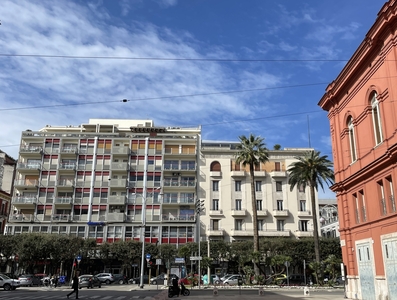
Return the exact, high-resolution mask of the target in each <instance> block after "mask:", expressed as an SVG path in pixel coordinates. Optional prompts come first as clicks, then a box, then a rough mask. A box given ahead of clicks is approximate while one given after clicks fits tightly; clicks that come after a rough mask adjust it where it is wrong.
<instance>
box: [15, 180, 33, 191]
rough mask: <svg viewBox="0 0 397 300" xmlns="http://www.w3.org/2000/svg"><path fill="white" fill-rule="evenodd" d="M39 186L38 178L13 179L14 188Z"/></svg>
mask: <svg viewBox="0 0 397 300" xmlns="http://www.w3.org/2000/svg"><path fill="white" fill-rule="evenodd" d="M38 186H39V181H38V180H32V179H20V180H15V181H14V187H15V188H26V189H29V188H30V189H35V188H37V187H38Z"/></svg>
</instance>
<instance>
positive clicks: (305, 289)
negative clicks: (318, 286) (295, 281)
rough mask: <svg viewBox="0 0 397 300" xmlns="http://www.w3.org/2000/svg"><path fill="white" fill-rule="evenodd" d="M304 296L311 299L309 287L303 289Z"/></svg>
mask: <svg viewBox="0 0 397 300" xmlns="http://www.w3.org/2000/svg"><path fill="white" fill-rule="evenodd" d="M303 295H304V296H306V297H310V290H309V288H308V287H305V288H304V289H303Z"/></svg>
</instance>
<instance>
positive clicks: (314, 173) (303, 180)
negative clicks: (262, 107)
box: [288, 150, 335, 263]
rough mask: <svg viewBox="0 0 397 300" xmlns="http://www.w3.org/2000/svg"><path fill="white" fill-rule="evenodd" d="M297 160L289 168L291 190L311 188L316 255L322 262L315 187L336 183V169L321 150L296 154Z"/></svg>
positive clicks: (317, 260)
mask: <svg viewBox="0 0 397 300" xmlns="http://www.w3.org/2000/svg"><path fill="white" fill-rule="evenodd" d="M295 159H297V160H298V161H297V162H294V163H292V164H291V165H290V167H289V168H288V172H289V179H288V183H289V185H290V190H291V191H292V190H293V189H294V187H295V186H298V187H302V188H303V189H305V188H306V186H309V188H310V201H311V204H312V212H313V224H314V232H313V236H314V252H315V255H316V262H317V263H320V246H319V237H318V224H317V208H316V196H315V193H314V189H316V190H317V191H318V186H320V187H321V188H322V189H323V190H324V187H323V182H325V183H327V185H328V186H329V185H332V184H333V183H334V180H335V177H334V171H333V170H332V169H331V168H332V166H333V163H332V162H331V161H330V160H328V156H327V155H324V156H320V151H315V150H312V151H309V152H307V153H306V154H305V155H303V156H296V157H295Z"/></svg>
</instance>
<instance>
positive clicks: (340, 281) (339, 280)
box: [335, 276, 345, 284]
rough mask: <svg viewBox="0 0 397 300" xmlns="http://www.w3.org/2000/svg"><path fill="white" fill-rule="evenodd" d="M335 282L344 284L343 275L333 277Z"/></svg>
mask: <svg viewBox="0 0 397 300" xmlns="http://www.w3.org/2000/svg"><path fill="white" fill-rule="evenodd" d="M335 283H336V284H345V277H342V276H338V277H337V278H336V279H335Z"/></svg>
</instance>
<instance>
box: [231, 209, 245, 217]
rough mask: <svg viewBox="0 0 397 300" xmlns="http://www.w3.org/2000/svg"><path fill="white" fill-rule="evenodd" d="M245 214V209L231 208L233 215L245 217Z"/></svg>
mask: <svg viewBox="0 0 397 300" xmlns="http://www.w3.org/2000/svg"><path fill="white" fill-rule="evenodd" d="M246 215H247V210H246V209H232V216H234V217H245V216H246Z"/></svg>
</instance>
